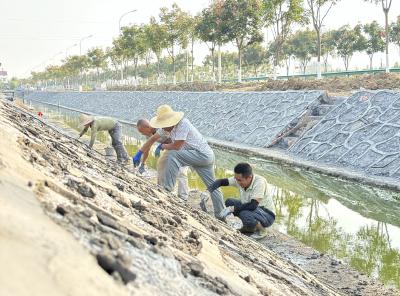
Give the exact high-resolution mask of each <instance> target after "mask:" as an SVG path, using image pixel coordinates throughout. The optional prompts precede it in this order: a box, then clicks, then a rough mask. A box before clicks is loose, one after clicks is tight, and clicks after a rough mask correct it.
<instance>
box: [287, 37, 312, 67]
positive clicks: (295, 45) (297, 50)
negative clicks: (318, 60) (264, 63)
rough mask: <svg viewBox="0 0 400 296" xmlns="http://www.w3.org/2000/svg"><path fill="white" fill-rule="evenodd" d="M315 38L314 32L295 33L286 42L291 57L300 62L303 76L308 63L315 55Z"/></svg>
mask: <svg viewBox="0 0 400 296" xmlns="http://www.w3.org/2000/svg"><path fill="white" fill-rule="evenodd" d="M316 38H317V36H316V33H315V32H313V31H310V30H306V31H297V32H296V33H295V34H294V35H293V36H292V38H291V39H289V41H288V43H289V44H290V49H291V55H293V56H294V57H295V58H296V59H297V60H298V61H299V62H300V65H301V69H302V71H303V74H306V68H307V64H308V62H309V61H310V60H311V58H312V57H313V56H315V55H316V54H317V48H316V47H317V45H316V42H315V40H316Z"/></svg>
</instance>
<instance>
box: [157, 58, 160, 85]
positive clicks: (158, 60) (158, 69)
mask: <svg viewBox="0 0 400 296" xmlns="http://www.w3.org/2000/svg"><path fill="white" fill-rule="evenodd" d="M157 85H160V55H157Z"/></svg>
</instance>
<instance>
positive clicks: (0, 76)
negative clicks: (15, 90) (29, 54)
mask: <svg viewBox="0 0 400 296" xmlns="http://www.w3.org/2000/svg"><path fill="white" fill-rule="evenodd" d="M0 81H1V82H7V71H4V70H3V69H1V70H0Z"/></svg>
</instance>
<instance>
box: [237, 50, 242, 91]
mask: <svg viewBox="0 0 400 296" xmlns="http://www.w3.org/2000/svg"><path fill="white" fill-rule="evenodd" d="M238 51H239V67H238V82H239V83H241V82H242V49H241V48H240V47H238Z"/></svg>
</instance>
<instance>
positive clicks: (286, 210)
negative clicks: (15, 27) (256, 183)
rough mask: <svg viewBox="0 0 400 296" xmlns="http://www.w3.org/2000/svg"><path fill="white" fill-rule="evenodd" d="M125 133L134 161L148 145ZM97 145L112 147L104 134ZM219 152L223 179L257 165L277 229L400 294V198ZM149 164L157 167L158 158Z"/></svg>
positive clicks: (48, 112) (72, 122)
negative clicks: (236, 170) (265, 183)
mask: <svg viewBox="0 0 400 296" xmlns="http://www.w3.org/2000/svg"><path fill="white" fill-rule="evenodd" d="M35 106H36V107H37V108H39V109H40V110H41V111H42V112H43V113H44V114H45V116H48V117H51V118H53V119H54V118H56V119H58V120H60V121H62V122H64V123H65V124H66V125H67V126H69V127H70V128H72V129H75V130H79V125H78V114H77V113H76V112H74V111H69V110H65V109H60V110H57V107H55V108H54V107H48V106H44V105H39V104H36V103H35ZM123 133H124V142H125V146H126V149H127V151H128V153H129V155H133V154H134V153H135V152H136V151H137V149H138V147H139V146H140V144H141V143H142V141H143V140H144V139H143V138H142V137H141V136H140V135H138V133H137V131H136V129H135V128H133V127H131V126H128V125H123ZM97 139H98V140H100V141H102V142H103V143H109V142H110V139H109V136H108V134H107V133H104V132H103V133H101V134H100V135H98V136H97ZM214 151H215V154H216V160H217V161H216V169H215V172H216V176H217V178H226V177H230V176H232V171H231V170H232V168H233V167H234V165H235V164H236V163H238V162H243V161H246V162H250V163H252V164H253V165H254V167H255V172H256V173H257V174H260V175H263V176H265V177H266V179H267V180H268V183H269V185H268V186H269V187H268V191H269V192H270V194H271V195H272V196H273V198H274V203H275V207H276V211H277V213H276V214H277V220H276V227H278V229H279V230H280V231H282V232H285V233H288V234H289V235H291V236H293V237H295V238H296V239H298V240H300V241H302V242H303V243H305V244H306V245H308V246H311V247H313V248H315V249H317V250H318V251H320V252H324V253H329V254H332V255H334V256H336V257H337V258H341V259H343V260H345V261H347V262H349V263H350V264H351V265H352V266H353V267H355V268H356V269H358V270H359V271H362V272H364V273H367V274H368V275H370V276H374V277H379V278H380V280H381V281H382V282H384V283H387V284H394V285H395V286H397V287H398V288H400V251H399V250H400V215H399V212H400V193H396V192H391V191H388V190H382V189H378V188H373V187H368V186H362V185H359V184H356V183H352V182H348V181H343V180H339V179H335V178H331V177H327V176H324V175H320V174H316V173H313V172H309V171H305V170H300V169H297V168H293V167H288V166H284V165H279V164H276V163H273V162H271V161H266V160H262V159H257V158H251V157H250V158H249V157H248V156H243V155H240V154H235V153H232V152H227V151H223V150H216V149H214ZM147 164H148V165H149V166H150V167H152V168H155V167H156V159H155V158H154V156H153V155H150V156H149V159H148V162H147ZM189 185H190V187H191V188H197V189H199V190H205V186H204V184H203V183H202V182H201V180H200V179H199V178H198V176H197V174H196V173H194V172H190V173H189ZM223 193H224V196H225V197H228V196H237V195H238V192H237V190H236V189H235V188H233V187H225V188H223Z"/></svg>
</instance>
